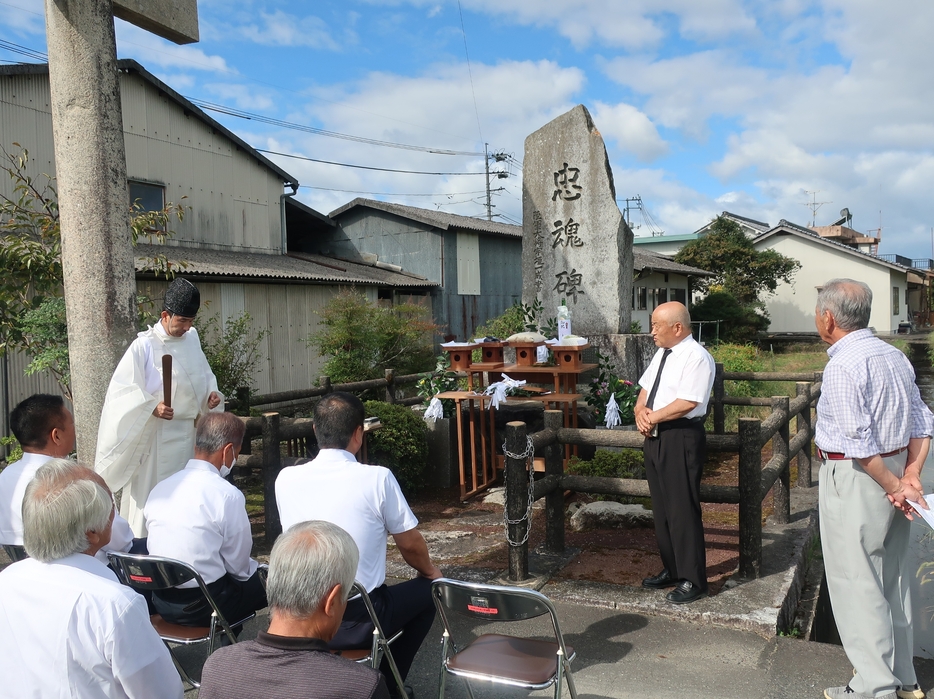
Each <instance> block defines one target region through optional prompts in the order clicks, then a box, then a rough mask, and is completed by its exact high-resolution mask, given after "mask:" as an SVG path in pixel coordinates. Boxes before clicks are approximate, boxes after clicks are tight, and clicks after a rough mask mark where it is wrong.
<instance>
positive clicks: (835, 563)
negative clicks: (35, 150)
mask: <svg viewBox="0 0 934 699" xmlns="http://www.w3.org/2000/svg"><path fill="white" fill-rule="evenodd" d="M871 310H872V291H871V290H870V289H869V287H868V286H867V285H866V284H864V283H863V282H858V281H854V280H852V279H833V280H831V281H829V282H827V283H826V284H825V285H824V286H823V288H822V289H821V291H820V293H819V294H818V295H817V308H816V311H815V324H816V325H817V331H818V333H820V336H821V339H823V340H824V342H827V343H829V344H830V345H831V346H830V349H828V350H827V354H828V355H830V359H829V360H828V362H827V366H826V367H825V369H824V380H823V385H822V388H821V396H820V400H819V401H818V403H817V426H816V430H815V438H814V441H815V443H816V444H817V446H818V455H819V456H820V458H821V468H820V529H821V546H822V548H823V552H824V569H825V571H826V574H827V589H828V591H829V592H830V602H831V605H832V607H833V612H834V618H835V619H836V622H837V629H838V631H839V632H840V639H841V640H842V641H843V649H844V650H845V651H846V654H847V657H848V658H849V660H850V662H851V663H852V665H853V668H854V670H855V671H856V675H855V676H854V677H853V678H852V679H851V680H850V681H849V684H847V685H846V686H843V687H831V688H829V689H827V690H825V691H824V696H825V697H826V699H850V698H852V699H859V698H860V697H875V698H876V699H896V697H897V698H898V699H923V697H924V692H923V691H921V688H920V687H919V686H918V684H917V682H918V680H917V677H916V676H915V669H914V664H913V655H914V642H913V636H912V626H911V594H910V591H909V582H910V579H911V572H912V571H911V570H910V569H909V560H908V541H909V522H908V520H909V519H911V511H912V508H911V505H910V504H909V503H908V502H907V500H913V501H916V502H917V501H920V500H921V499H922V497H923V496H922V491H921V478H920V476H921V468H922V467H923V466H924V460H925V458H926V457H927V454H928V448H929V446H930V443H931V434H932V433H934V416H932V415H931V411H930V410H929V409H928V407H927V406H926V405H925V404H924V402H923V401H922V400H921V394H920V392H919V390H918V387H917V385H915V373H914V369H912V367H911V363H910V362H909V361H908V359H907V358H906V357H905V355H904V354H902V353H901V352H900V351H899V350H897V349H896V348H895V347H892V346H891V345H889V344H888V343H885V342H883V341H882V340H880V339H878V338H876V337H873V334H872V331H871V330H870V329H869V316H870V313H871ZM893 505H894V507H893ZM897 510H898V511H897Z"/></svg>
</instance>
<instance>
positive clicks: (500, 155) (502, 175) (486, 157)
mask: <svg viewBox="0 0 934 699" xmlns="http://www.w3.org/2000/svg"><path fill="white" fill-rule="evenodd" d="M489 149H490V144H489V143H484V144H483V167H484V168H485V169H486V220H487V221H492V220H493V200H492V197H491V195H492V193H493V190H492V189H490V158H492V159H493V160H495V161H496V162H497V163H502V162H504V161H505V160H506V158H507V156H506V154H505V153H504V152H503V151H496V152H495V153H493V155H490V150H489ZM492 174H494V175H495V176H496V177H497V179H500V180H504V179H506V178H507V177H509V173H508V172H503V171H499V172H494V173H492ZM501 190H502V187H500V188H499V189H497V190H496V191H497V192H499V191H501Z"/></svg>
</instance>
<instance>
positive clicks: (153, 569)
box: [107, 551, 256, 687]
mask: <svg viewBox="0 0 934 699" xmlns="http://www.w3.org/2000/svg"><path fill="white" fill-rule="evenodd" d="M107 558H108V559H109V560H110V565H111V567H112V568H113V569H114V572H116V574H117V578H118V579H119V580H120V582H122V583H123V584H124V585H127V586H129V587H132V588H133V589H134V590H149V591H153V590H166V589H168V588H171V587H175V586H177V585H181V584H182V583H186V582H188V581H189V580H194V581H196V582H197V583H198V587H199V588H200V589H201V594H203V595H204V597H205V599H206V600H207V601H208V604H210V605H211V609H212V613H211V624H210V625H209V626H182V625H181V624H171V623H169V622H168V621H166V620H165V619H163V618H162V616H161V615H159V614H153V615H152V616H150V617H149V621H150V622H151V623H152V626H153V628H154V629H155V630H156V633H158V634H159V638H161V639H162V641H163V643H165V646H166V648H168V649H169V655H171V656H172V662H174V663H175V667H176V669H177V670H178V674H179V675H181V677H182V679H183V680H184V681H185V682H187V683H188V684H190V685H191V686H192V687H200V686H201V683H200V682H195V680H193V679H192V678H191V677H190V676H189V675H188V673H187V672H185V668H184V667H182V664H181V663H180V662H179V660H178V658H176V657H175V653H173V652H172V646H171V645H169V644H171V643H175V644H179V645H185V646H190V645H195V644H197V643H205V642H207V644H208V652H207V655H211V653H213V652H214V643H215V640H216V639H217V637H218V635H220V634H227V638H228V639H230V642H231V643H236V642H237V637H236V636H235V635H234V633H233V631H232V627H234V626H240V625H242V624H244V623H245V622H247V621H249V620H250V619H252V618H253V617H255V616H256V614H250V615H249V616H247V617H245V618H243V619H241V620H240V621H238V622H236V623H234V624H230V623H228V622H227V620H226V619H225V618H224V615H223V614H222V613H221V611H220V609H219V608H218V607H217V603H216V602H215V601H214V598H213V597H211V593H210V592H208V588H207V585H205V584H204V580H203V579H202V578H201V575H200V574H199V573H198V571H196V570H195V569H194V568H192V567H191V566H190V565H188V564H187V563H182V562H181V561H176V560H173V559H171V558H162V557H160V556H141V555H134V554H129V553H116V552H113V551H108V552H107Z"/></svg>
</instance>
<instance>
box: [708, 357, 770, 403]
mask: <svg viewBox="0 0 934 699" xmlns="http://www.w3.org/2000/svg"><path fill="white" fill-rule="evenodd" d="M710 354H711V355H713V358H714V361H715V362H718V363H720V364H722V365H723V370H724V371H763V370H764V369H763V366H762V361H761V360H760V358H759V354H758V351H757V349H756V347H755V346H754V345H730V344H723V345H717V346H716V347H711V348H710ZM765 383H766V382H764V381H724V383H723V389H724V392H725V393H726V395H728V396H759V395H764V393H763V390H764V389H765V387H766V386H765Z"/></svg>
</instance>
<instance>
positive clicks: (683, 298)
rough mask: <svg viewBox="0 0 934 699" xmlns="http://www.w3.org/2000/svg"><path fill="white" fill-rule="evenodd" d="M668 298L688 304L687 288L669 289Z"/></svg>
mask: <svg viewBox="0 0 934 699" xmlns="http://www.w3.org/2000/svg"><path fill="white" fill-rule="evenodd" d="M668 298H669V300H671V301H677V302H678V303H683V304H684V305H685V306H687V305H688V292H687V289H669V290H668Z"/></svg>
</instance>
